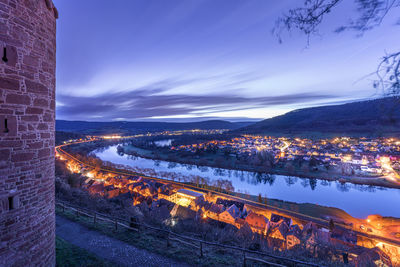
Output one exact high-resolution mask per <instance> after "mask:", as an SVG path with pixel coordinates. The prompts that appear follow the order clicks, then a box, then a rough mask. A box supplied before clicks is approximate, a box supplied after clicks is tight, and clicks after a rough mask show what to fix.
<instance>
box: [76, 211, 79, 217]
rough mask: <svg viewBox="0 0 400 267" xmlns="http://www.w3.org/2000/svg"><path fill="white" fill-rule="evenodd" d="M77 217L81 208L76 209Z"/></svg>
mask: <svg viewBox="0 0 400 267" xmlns="http://www.w3.org/2000/svg"><path fill="white" fill-rule="evenodd" d="M76 217H79V210H78V209H76Z"/></svg>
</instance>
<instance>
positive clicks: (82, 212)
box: [56, 201, 321, 267]
mask: <svg viewBox="0 0 400 267" xmlns="http://www.w3.org/2000/svg"><path fill="white" fill-rule="evenodd" d="M56 206H59V207H60V208H61V210H62V213H65V211H66V210H70V211H72V212H73V213H75V214H76V216H77V217H78V216H86V217H88V218H93V225H94V226H96V223H98V222H99V221H103V222H106V223H108V224H110V226H111V227H113V228H114V229H115V230H118V228H119V227H122V228H125V229H128V230H131V231H135V232H139V231H140V228H146V229H150V230H153V231H158V232H163V233H165V239H166V244H167V246H170V244H171V242H172V241H174V242H179V243H181V244H184V245H186V246H189V247H192V248H194V249H197V250H198V251H199V257H204V247H205V246H211V247H220V248H224V249H231V250H234V251H238V252H239V253H240V252H241V253H242V257H243V266H246V264H247V263H248V262H251V261H255V262H259V263H263V264H266V265H267V266H276V267H282V266H315V267H317V266H321V265H317V264H314V263H308V262H304V261H300V260H295V259H290V258H286V257H281V256H277V255H273V254H268V253H264V252H259V251H253V250H248V249H245V248H241V247H236V246H230V245H224V244H219V243H216V242H210V241H205V240H201V239H196V238H192V237H188V236H184V235H180V234H177V233H174V232H172V231H170V230H166V229H162V228H157V227H153V226H150V225H148V224H145V223H139V222H135V221H129V220H126V219H122V218H116V217H111V216H108V215H105V214H101V213H98V212H95V211H92V210H89V209H85V208H82V207H77V206H75V205H71V204H69V203H65V202H62V201H57V202H56ZM249 255H258V256H260V257H261V256H262V257H265V258H268V260H266V259H262V258H256V257H252V256H249Z"/></svg>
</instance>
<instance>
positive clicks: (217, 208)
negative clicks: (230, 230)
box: [202, 203, 224, 221]
mask: <svg viewBox="0 0 400 267" xmlns="http://www.w3.org/2000/svg"><path fill="white" fill-rule="evenodd" d="M223 211H224V206H222V205H218V204H214V203H210V204H207V205H205V206H203V207H202V212H203V214H206V216H207V217H209V218H211V219H213V220H217V221H218V220H219V215H220V214H221V213H222V212H223Z"/></svg>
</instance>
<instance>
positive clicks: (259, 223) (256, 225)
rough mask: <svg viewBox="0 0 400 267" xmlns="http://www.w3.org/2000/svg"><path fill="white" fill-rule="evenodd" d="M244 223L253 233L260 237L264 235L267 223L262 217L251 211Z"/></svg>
mask: <svg viewBox="0 0 400 267" xmlns="http://www.w3.org/2000/svg"><path fill="white" fill-rule="evenodd" d="M245 222H246V223H247V224H248V225H249V226H250V228H251V230H252V231H253V232H256V233H259V234H261V235H265V234H266V233H267V228H268V225H269V221H268V219H267V218H266V217H265V216H264V215H261V214H257V213H255V212H253V211H251V212H249V214H248V215H247V217H246V219H245Z"/></svg>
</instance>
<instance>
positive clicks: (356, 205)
mask: <svg viewBox="0 0 400 267" xmlns="http://www.w3.org/2000/svg"><path fill="white" fill-rule="evenodd" d="M94 153H95V154H96V156H97V157H99V158H100V159H101V160H103V161H110V162H113V163H116V164H123V165H128V166H131V167H135V168H146V169H154V171H155V172H156V173H163V172H164V173H165V172H173V173H176V174H178V175H179V174H180V175H185V176H190V175H198V176H201V177H205V178H208V179H209V180H211V181H212V180H215V179H227V180H230V181H231V182H232V185H233V187H234V188H235V191H237V192H242V193H244V192H246V193H249V194H251V195H258V194H261V195H262V196H267V198H273V199H280V200H285V201H291V202H297V203H312V204H319V205H322V206H327V207H336V208H339V209H342V210H344V211H346V212H347V213H349V214H350V215H352V216H354V217H357V218H366V217H367V216H368V215H371V214H380V215H382V216H393V217H397V218H400V209H399V208H398V204H399V203H400V190H399V189H391V188H382V187H376V186H365V185H355V184H351V183H345V184H342V183H339V182H336V181H323V180H316V179H302V178H299V177H293V176H284V175H266V174H263V175H260V174H258V173H254V172H247V171H236V170H227V169H219V168H212V167H202V166H196V165H188V164H179V163H174V162H168V161H160V160H152V159H146V158H141V157H132V156H129V155H126V154H123V155H120V154H118V153H117V145H115V146H110V147H108V148H105V149H100V150H96V151H94ZM159 177H160V178H164V177H161V176H159Z"/></svg>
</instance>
